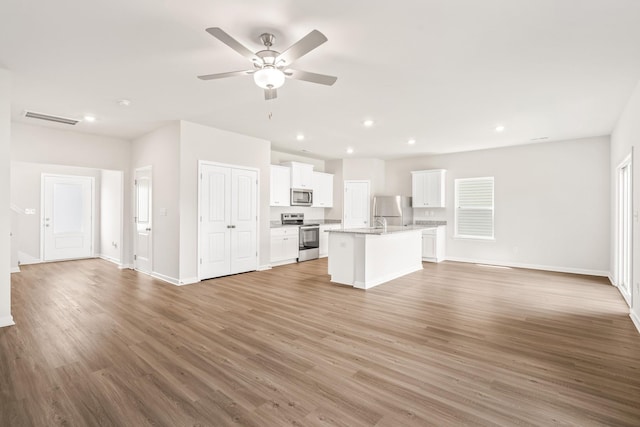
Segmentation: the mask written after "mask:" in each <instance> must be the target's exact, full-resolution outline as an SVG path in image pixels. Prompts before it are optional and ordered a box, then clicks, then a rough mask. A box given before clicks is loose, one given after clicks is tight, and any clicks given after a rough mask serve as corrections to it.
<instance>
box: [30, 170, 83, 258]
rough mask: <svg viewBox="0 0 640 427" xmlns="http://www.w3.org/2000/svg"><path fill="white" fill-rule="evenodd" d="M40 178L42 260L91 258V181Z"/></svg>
mask: <svg viewBox="0 0 640 427" xmlns="http://www.w3.org/2000/svg"><path fill="white" fill-rule="evenodd" d="M42 178H43V201H44V206H43V210H42V213H43V217H42V222H43V223H42V226H43V261H57V260H65V259H74V258H89V257H91V256H93V221H92V213H93V178H91V177H84V176H54V175H43V177H42Z"/></svg>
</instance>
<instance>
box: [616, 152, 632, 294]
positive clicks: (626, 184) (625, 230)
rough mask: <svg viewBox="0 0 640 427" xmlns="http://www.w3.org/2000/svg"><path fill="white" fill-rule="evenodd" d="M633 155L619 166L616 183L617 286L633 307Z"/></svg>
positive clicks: (630, 154)
mask: <svg viewBox="0 0 640 427" xmlns="http://www.w3.org/2000/svg"><path fill="white" fill-rule="evenodd" d="M632 154H633V153H629V155H628V156H627V157H626V158H625V159H624V160H623V161H622V163H620V165H618V168H617V182H616V187H617V188H616V199H617V203H616V208H617V209H616V211H617V212H616V214H617V215H616V240H617V245H616V246H617V247H616V254H617V260H616V285H617V286H618V289H619V290H620V293H621V294H622V296H623V297H624V299H625V300H626V301H627V304H629V306H631V303H632V301H631V298H632V292H631V286H632V281H633V274H632V273H633V270H632V262H633V260H632V248H633V221H632V220H633V186H632V182H633V176H632V171H633V169H632Z"/></svg>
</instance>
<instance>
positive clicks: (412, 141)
mask: <svg viewBox="0 0 640 427" xmlns="http://www.w3.org/2000/svg"><path fill="white" fill-rule="evenodd" d="M415 143H416V140H415V139H414V138H411V139H410V140H408V141H407V144H409V145H413V144H415Z"/></svg>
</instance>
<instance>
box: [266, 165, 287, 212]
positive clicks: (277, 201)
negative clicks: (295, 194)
mask: <svg viewBox="0 0 640 427" xmlns="http://www.w3.org/2000/svg"><path fill="white" fill-rule="evenodd" d="M270 184H271V192H270V194H271V196H270V203H269V205H270V206H290V205H291V169H290V168H288V167H286V166H278V165H271V183H270Z"/></svg>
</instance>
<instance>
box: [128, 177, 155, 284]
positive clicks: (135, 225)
mask: <svg viewBox="0 0 640 427" xmlns="http://www.w3.org/2000/svg"><path fill="white" fill-rule="evenodd" d="M147 170H148V171H149V177H150V178H149V179H150V181H151V185H150V186H149V221H150V222H151V233H153V227H154V225H153V166H151V165H148V166H142V167H139V168H135V169H134V170H133V192H132V193H133V218H132V219H133V227H132V230H133V233H132V234H133V236H132V237H133V245H132V246H133V257H132V258H133V259H132V260H131V263H132V264H131V266H132V268H133V270H135V271H140V270H138V269H137V268H136V267H137V266H136V254H137V253H138V236H137V234H138V216H137V215H138V189H137V184H136V180H137V178H136V177H137V175H138V171H147ZM151 233H150V237H149V246H150V248H149V267H150V268H149V271H148V272H146V271H140V272H141V273H144V274H151V273H153V234H151Z"/></svg>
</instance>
